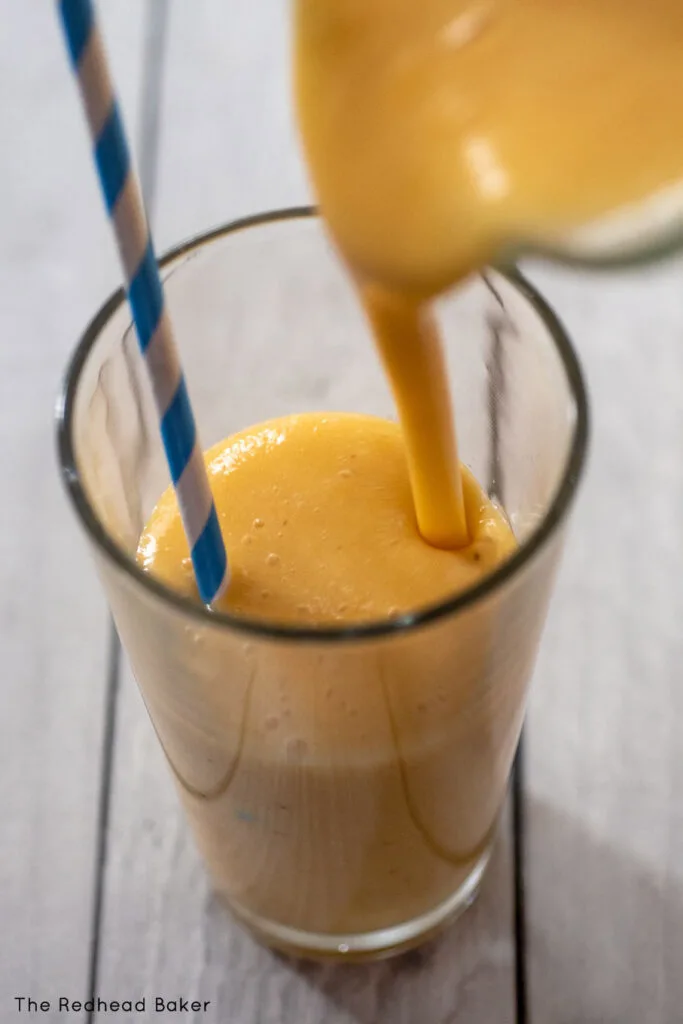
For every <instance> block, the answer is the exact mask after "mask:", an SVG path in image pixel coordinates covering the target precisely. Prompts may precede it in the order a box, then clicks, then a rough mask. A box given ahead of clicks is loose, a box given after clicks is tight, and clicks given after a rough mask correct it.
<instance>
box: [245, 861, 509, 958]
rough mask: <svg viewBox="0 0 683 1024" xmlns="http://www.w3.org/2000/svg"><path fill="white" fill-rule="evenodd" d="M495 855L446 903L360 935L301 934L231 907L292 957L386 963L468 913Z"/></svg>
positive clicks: (254, 930)
mask: <svg viewBox="0 0 683 1024" xmlns="http://www.w3.org/2000/svg"><path fill="white" fill-rule="evenodd" d="M490 856H491V850H490V849H487V850H486V851H485V852H484V853H483V854H482V856H481V857H480V858H479V860H478V861H477V862H476V864H475V865H474V867H473V868H472V870H471V871H470V873H469V875H468V876H467V878H466V879H465V880H464V882H463V883H462V885H461V886H460V887H459V888H458V889H457V890H456V892H455V893H453V895H452V896H450V897H449V898H448V899H447V900H445V901H444V902H443V903H440V904H439V906H438V907H435V909H434V910H430V911H429V912H428V913H426V914H422V915H421V916H420V917H416V918H413V920H411V921H408V922H406V923H405V924H399V925H394V926H393V927H391V928H383V929H380V930H379V931H373V932H365V933H363V934H360V935H354V934H351V935H327V934H317V933H315V932H304V931H299V930H298V929H297V928H288V927H286V926H284V925H279V924H276V923H275V922H273V921H269V920H268V919H267V918H263V917H259V916H258V915H257V914H252V913H251V912H250V911H248V910H246V909H245V908H244V907H241V906H240V905H239V904H236V903H234V902H232V901H230V902H229V904H228V906H229V909H230V910H231V911H232V913H233V914H234V915H235V917H236V918H237V919H238V920H239V921H240V922H241V923H242V924H243V925H245V926H246V927H247V928H248V929H249V931H251V932H252V933H253V935H254V936H255V937H256V938H257V939H258V940H259V941H260V942H263V943H264V944H265V945H266V946H269V947H270V948H271V949H275V950H277V951H278V952H280V953H285V954H286V955H288V956H295V957H304V958H306V959H309V960H323V961H327V962H329V961H334V960H336V961H347V962H352V963H357V962H359V961H364V960H384V959H387V958H388V957H392V956H397V955H398V954H399V953H405V952H406V951H407V950H409V949H414V948H415V947H416V946H420V945H422V943H423V942H427V941H428V940H429V939H433V938H434V937H435V936H437V935H438V934H439V933H440V932H441V931H442V930H443V929H444V928H445V927H446V926H447V925H449V924H451V923H452V922H453V921H455V919H456V918H458V917H460V915H461V914H462V913H463V912H464V911H465V910H467V908H468V907H470V906H471V905H472V903H473V902H474V900H475V899H476V896H477V892H478V890H479V886H480V883H481V880H482V877H483V875H484V872H485V870H486V866H487V864H488V862H489V858H490Z"/></svg>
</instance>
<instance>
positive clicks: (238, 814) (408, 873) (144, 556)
mask: <svg viewBox="0 0 683 1024" xmlns="http://www.w3.org/2000/svg"><path fill="white" fill-rule="evenodd" d="M205 458H206V464H207V467H208V471H209V476H210V480H211V485H212V490H213V493H214V497H215V501H216V506H217V510H218V515H219V519H220V524H221V529H222V532H223V535H224V537H225V540H226V544H227V547H228V550H229V552H230V558H231V569H232V580H231V584H230V587H229V589H228V592H227V593H226V595H225V596H224V597H223V598H222V599H221V602H220V603H219V605H218V606H217V608H218V609H219V610H222V611H228V612H231V613H233V614H236V615H240V616H242V617H247V618H251V619H256V620H257V621H264V620H265V621H267V622H270V623H285V624H289V625H299V626H311V625H313V626H316V627H319V626H323V627H324V626H326V625H334V626H339V625H353V624H359V623H363V622H368V621H372V620H374V621H382V620H386V619H387V618H388V617H389V618H391V617H396V618H399V617H400V616H402V615H404V614H406V613H410V612H411V611H414V610H416V609H418V608H421V607H424V606H425V605H430V604H433V603H435V602H439V601H442V600H444V599H446V598H448V597H452V596H453V595H455V594H457V593H458V592H459V591H461V590H463V589H464V588H466V587H470V586H472V585H473V584H475V583H477V582H478V581H479V580H481V579H482V578H483V577H484V576H486V574H488V573H490V572H491V571H492V570H493V569H494V568H495V567H496V566H498V565H500V564H501V563H502V562H503V561H504V560H505V559H506V558H508V557H509V556H510V555H511V554H512V553H513V551H514V550H515V547H516V545H515V541H514V537H513V535H512V532H511V530H510V527H509V525H508V523H507V521H506V519H505V517H504V515H503V514H502V512H501V511H500V509H499V508H498V507H497V506H496V505H495V504H494V503H492V502H491V501H489V499H488V498H486V497H485V495H484V494H483V493H482V491H481V489H480V488H479V486H478V484H477V483H476V481H475V480H474V478H473V477H472V475H471V474H470V473H469V472H468V471H467V470H466V469H463V485H464V487H463V490H464V501H465V506H466V509H467V519H468V523H469V528H470V531H471V540H470V541H469V542H468V544H467V545H466V546H465V547H463V548H461V549H459V550H457V551H445V550H441V549H438V548H435V547H433V546H431V545H429V544H427V543H426V542H425V541H424V540H423V538H422V537H421V536H420V533H419V531H418V528H417V522H416V518H415V512H414V507H413V502H412V496H411V490H410V480H409V474H408V464H407V457H406V451H405V444H404V441H403V437H402V433H401V430H400V429H399V427H398V425H397V424H395V423H392V422H388V421H386V420H383V419H379V418H376V417H372V416H364V415H354V414H341V413H340V414H333V413H322V414H305V415H299V416H290V417H286V418H284V419H277V420H271V421H269V422H266V423H264V424H261V425H259V426H256V427H253V428H251V429H249V430H245V431H243V432H242V433H239V434H237V435H234V436H233V437H231V438H229V439H227V440H226V441H224V442H222V443H220V444H218V445H216V446H215V447H213V448H212V449H210V450H209V451H208V452H207V453H206V456H205ZM138 560H139V561H140V563H141V564H142V565H143V567H144V568H145V569H146V570H147V571H149V572H151V573H153V574H154V575H155V576H157V577H158V578H160V579H161V580H163V581H164V582H165V583H166V584H167V585H168V586H170V587H172V588H173V589H174V590H176V591H178V592H180V593H182V594H185V595H187V596H191V597H195V598H197V590H196V584H195V581H194V576H193V573H192V566H191V562H190V558H189V552H188V548H187V542H186V539H185V536H184V533H183V530H182V525H181V522H180V516H179V513H178V506H177V502H176V498H175V495H174V493H173V491H172V490H171V489H169V490H168V491H167V492H166V493H165V494H164V495H163V496H162V497H161V499H160V501H159V502H158V504H157V506H156V508H155V510H154V512H153V513H152V515H151V517H150V519H149V521H148V523H147V526H146V528H145V530H144V532H143V534H142V537H141V539H140V544H139V548H138ZM197 599H198V598H197ZM542 599H543V598H542V597H541V600H542ZM124 614H125V613H124ZM494 629H497V630H500V623H498V622H497V620H496V606H495V604H494V605H487V606H486V610H484V611H482V610H476V609H475V610H473V611H472V613H471V614H470V615H469V617H468V618H467V619H466V621H465V622H464V623H463V627H462V628H461V629H453V627H452V626H451V625H449V624H446V626H445V627H442V628H439V629H437V630H436V631H432V632H431V633H430V631H427V632H426V633H425V634H424V636H423V637H422V639H419V640H418V641H417V642H415V641H414V640H412V641H411V640H408V641H407V642H402V641H401V640H400V639H393V640H392V641H391V642H390V643H388V644H380V645H376V644H356V643H354V644H350V645H348V646H347V647H342V648H341V649H340V648H339V647H338V646H336V647H333V648H326V647H325V646H324V645H321V646H316V645H315V643H311V642H309V643H308V644H304V645H297V644H294V645H291V644H290V645H287V644H283V645H279V646H277V645H270V646H269V645H264V644H263V643H262V642H258V643H255V644H251V643H249V642H245V644H244V650H243V652H242V654H241V656H240V659H236V657H235V653H234V649H233V648H231V647H228V648H226V649H225V650H224V649H222V648H221V647H220V646H219V645H218V644H217V641H216V639H212V638H211V637H210V636H209V637H206V638H205V637H204V635H203V634H202V632H201V631H197V632H195V631H194V630H192V629H190V630H189V631H188V632H187V634H185V635H183V634H179V635H178V636H175V635H172V634H169V633H164V634H163V635H162V634H160V636H159V638H158V644H154V643H152V644H150V639H149V635H148V634H147V635H146V636H145V638H144V640H143V638H142V637H141V638H140V644H139V649H136V643H135V640H132V641H131V640H130V639H129V641H128V644H129V648H131V649H132V652H133V656H134V657H135V658H136V664H137V666H138V669H137V670H138V671H139V672H140V673H141V676H142V678H143V679H145V681H146V684H147V688H146V691H145V699H146V701H147V703H148V707H149V709H150V712H151V714H152V718H153V721H154V722H155V725H156V727H157V731H158V733H159V737H160V739H161V742H162V744H163V745H164V749H165V752H166V755H167V757H168V760H169V762H170V764H171V766H172V768H173V771H174V773H175V776H176V780H177V782H178V784H179V789H180V794H181V798H182V800H183V802H184V804H185V807H186V811H187V813H188V816H189V818H190V820H191V822H192V823H193V826H194V831H195V835H196V837H197V840H198V843H199V846H200V848H201V850H202V852H203V854H204V856H205V859H206V861H207V863H208V865H209V867H210V870H211V873H212V876H213V879H214V883H215V884H216V886H217V889H218V890H219V891H220V892H222V893H223V894H225V895H226V896H227V897H228V899H229V901H230V903H231V905H232V906H233V908H234V909H235V910H236V911H237V913H238V914H242V915H243V916H244V917H245V918H246V920H247V921H248V922H249V923H250V924H252V925H254V926H255V927H257V929H258V922H259V920H266V921H274V922H276V924H277V925H278V926H280V927H284V928H292V929H295V930H296V931H297V932H303V933H308V934H310V935H316V934H322V935H332V936H339V937H341V938H343V937H344V936H345V935H347V936H356V935H359V934H363V933H366V932H373V931H377V932H382V931H385V930H387V929H391V928H393V927H398V926H401V925H402V924H404V923H405V922H409V921H411V920H413V919H415V918H420V917H421V916H422V915H427V914H429V913H430V912H432V911H433V910H434V909H435V908H438V907H441V906H442V905H443V904H444V903H445V902H447V901H448V900H449V898H450V897H452V896H453V894H454V893H457V892H458V890H459V887H460V886H461V885H463V884H464V883H465V881H466V880H467V879H468V877H469V876H470V874H471V872H472V871H473V870H476V869H477V868H478V867H479V868H480V867H481V865H482V858H485V856H486V854H487V852H488V848H489V845H490V842H491V837H492V832H493V830H494V828H495V823H496V820H497V815H498V811H499V805H500V802H501V800H502V797H503V792H504V787H505V779H506V776H507V772H508V770H509V763H510V759H511V757H512V753H513V750H514V745H515V742H516V737H517V731H518V728H519V720H520V715H521V707H522V698H523V692H524V686H525V681H526V674H527V671H528V665H529V662H530V658H531V657H532V654H533V650H534V647H535V641H536V636H535V631H534V630H525V631H524V635H523V636H520V638H519V644H518V645H517V646H518V651H517V653H516V656H515V664H514V665H512V666H510V664H509V662H508V658H507V655H506V654H504V653H503V652H504V651H505V649H506V647H505V643H502V644H501V653H500V654H499V653H498V650H497V646H496V640H497V639H500V637H499V636H497V634H496V633H495V632H494V634H493V635H492V630H494ZM128 630H129V634H130V633H135V631H136V626H135V625H134V624H130V625H129V627H128ZM158 647H162V648H163V653H162V654H161V655H160V654H159V651H158ZM150 650H151V651H152V653H150ZM159 657H162V658H163V660H164V661H165V663H166V664H167V670H166V672H165V673H160V671H159V667H158V659H159ZM150 658H151V659H153V661H154V664H153V665H152V664H151V662H150V666H151V667H149V668H148V667H147V666H146V662H147V661H149V660H150ZM238 665H241V668H240V667H237V666H238ZM189 680H192V681H193V685H192V687H189V686H188V681H189ZM192 690H194V693H192V692H191V691H192ZM270 938H271V940H272V936H270ZM387 945H389V946H390V945H391V942H390V941H389V940H387Z"/></svg>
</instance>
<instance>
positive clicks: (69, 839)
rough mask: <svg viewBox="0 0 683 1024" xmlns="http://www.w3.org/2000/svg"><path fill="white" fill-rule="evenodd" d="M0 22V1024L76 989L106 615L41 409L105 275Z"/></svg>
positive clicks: (76, 166)
mask: <svg viewBox="0 0 683 1024" xmlns="http://www.w3.org/2000/svg"><path fill="white" fill-rule="evenodd" d="M103 13H104V14H105V23H106V29H107V38H108V41H109V43H110V44H111V50H112V55H113V59H114V64H115V67H116V70H117V78H118V79H119V80H120V81H121V83H122V85H123V101H124V109H125V110H126V112H127V113H129V114H130V113H132V111H133V109H134V104H135V100H136V98H137V91H138V84H139V76H138V69H139V64H140V38H141V36H140V18H139V11H138V8H137V4H136V2H135V0H126V2H123V3H118V2H117V3H116V4H111V5H109V6H108V9H107V10H106V11H105V12H103ZM0 23H1V24H2V30H1V31H0V95H1V96H2V98H3V99H2V103H1V104H0V135H1V136H2V139H3V154H2V159H1V160H0V197H1V198H0V203H1V204H2V231H0V292H1V296H2V297H1V301H0V335H1V336H2V343H1V344H0V450H1V452H2V454H1V455H0V461H1V464H2V475H3V483H4V487H3V497H2V502H1V503H0V595H1V597H0V647H1V652H2V671H1V673H0V675H1V678H2V715H0V778H1V779H2V792H3V806H2V818H3V826H2V828H1V829H0V920H1V921H2V923H3V927H2V934H1V936H0V1020H3V1021H5V1020H13V1019H14V1016H15V1009H16V1006H15V1004H14V1003H13V997H14V996H15V995H19V994H26V995H28V994H31V995H33V996H34V998H35V997H37V998H41V999H52V998H54V997H56V996H58V995H59V994H63V995H65V996H68V997H71V998H75V999H77V998H82V997H83V995H84V989H85V985H86V975H87V967H88V956H89V937H90V917H91V898H92V889H93V874H94V862H93V854H94V842H93V839H94V829H95V820H96V813H97V796H98V775H97V767H98V763H99V756H100V739H101V728H102V695H103V688H104V680H105V672H106V654H107V640H108V619H107V613H106V609H105V606H104V601H103V599H102V598H101V596H100V589H99V587H98V585H97V583H96V580H95V578H94V573H93V571H92V568H91V565H90V562H89V559H88V555H87V551H86V547H85V542H84V539H83V537H82V536H81V535H80V534H79V531H78V530H77V528H76V525H75V523H74V520H73V516H72V513H71V511H70V509H68V508H67V504H66V500H65V498H64V497H63V494H62V492H61V487H60V484H59V481H58V475H57V471H56V469H55V461H56V460H55V448H54V427H53V410H54V403H55V398H56V395H57V391H58V387H59V384H60V379H61V376H62V373H63V370H64V367H65V365H66V361H67V357H68V355H69V353H70V350H71V349H72V348H73V346H74V344H75V341H76V339H77V337H78V335H79V333H80V332H81V330H82V329H83V327H84V325H85V323H86V322H87V320H88V319H89V317H90V316H91V315H92V314H93V312H94V311H95V308H96V306H97V304H98V303H99V302H100V301H101V300H102V299H103V298H104V297H105V295H106V293H107V291H108V290H109V289H110V288H111V287H112V286H113V285H114V284H115V283H116V281H117V280H118V273H117V261H116V257H115V251H114V249H113V245H112V241H111V239H110V235H109V232H108V229H107V224H106V219H105V217H104V214H103V212H102V206H101V201H100V197H99V194H98V190H97V184H96V180H95V177H94V173H93V170H92V168H91V160H90V154H89V147H88V144H87V142H86V138H85V130H84V128H83V124H82V115H81V112H80V109H79V102H78V96H77V92H76V88H75V86H74V83H73V82H72V80H71V74H70V70H69V67H68V62H67V59H66V56H65V52H64V46H63V42H62V38H61V34H60V29H59V25H58V23H57V19H56V13H55V10H54V5H53V4H51V3H28V4H25V3H15V2H13V0H0ZM77 1016H78V1015H74V1016H73V1017H72V1018H71V1019H73V1020H76V1019H77ZM43 1019H54V1018H50V1017H49V1015H48V1016H47V1017H46V1016H43ZM60 1019H62V1018H60Z"/></svg>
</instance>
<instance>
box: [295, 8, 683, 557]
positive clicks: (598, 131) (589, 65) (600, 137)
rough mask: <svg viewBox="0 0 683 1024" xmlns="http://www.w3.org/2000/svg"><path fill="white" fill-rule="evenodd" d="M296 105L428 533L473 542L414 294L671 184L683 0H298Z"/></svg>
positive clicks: (678, 154)
mask: <svg viewBox="0 0 683 1024" xmlns="http://www.w3.org/2000/svg"><path fill="white" fill-rule="evenodd" d="M295 51H296V52H295V57H296V61H295V66H296V100H297V110H298V119H299V124H300V128H301V134H302V138H303V143H304V149H305V153H306V158H307V162H308V166H309V170H310V173H311V176H312V180H313V184H314V187H315V191H316V193H317V196H318V199H319V201H320V205H321V209H322V213H323V216H324V218H325V220H326V221H327V224H328V226H329V228H330V229H331V231H332V234H333V235H334V237H335V239H336V241H337V243H338V245H339V247H340V249H341V251H342V253H343V255H344V256H345V258H346V260H347V261H348V263H349V264H350V266H351V268H352V270H353V274H354V276H355V278H356V279H357V281H358V283H359V290H360V292H361V294H362V295H363V299H364V303H365V306H366V309H367V311H368V314H369V318H370V321H371V323H372V326H373V329H374V332H375V337H376V341H377V344H378V347H379V350H380V353H381V355H382V359H383V362H384V365H385V367H386V370H387V373H388V376H389V379H390V381H391V385H392V388H393V392H394V395H395V398H396V404H397V407H398V409H399V413H400V417H401V424H402V427H403V431H404V434H405V437H406V446H407V450H408V455H409V461H410V471H411V482H412V488H413V496H414V502H415V508H416V513H417V517H418V522H419V526H420V530H421V532H422V535H423V536H424V537H425V539H426V540H427V541H429V543H431V544H435V545H438V546H444V547H459V546H461V545H462V544H464V543H466V542H467V537H468V524H467V521H466V514H465V509H464V505H463V500H462V485H461V482H460V479H459V464H458V461H457V457H456V451H457V446H456V440H455V433H454V426H453V415H452V412H451V409H450V405H449V400H448V392H447V385H446V381H445V377H444V374H443V370H442V358H441V355H440V352H439V342H438V336H437V333H436V329H435V326H434V324H433V322H432V320H431V314H430V312H429V309H428V308H427V306H426V300H427V299H429V298H430V297H432V296H434V295H435V294H437V293H438V292H441V291H443V290H444V289H445V288H448V287H451V286H452V285H454V284H456V283H457V282H458V281H459V280H461V279H462V278H463V277H465V276H466V275H467V274H469V273H470V272H471V271H473V270H475V269H476V268H478V267H480V266H482V265H484V264H485V263H486V262H487V261H490V260H492V259H494V258H495V257H496V256H497V255H499V254H500V253H501V252H504V251H505V250H507V249H509V248H511V247H512V248H514V247H515V246H516V245H518V244H520V243H525V242H526V243H546V244H553V243H555V244H557V243H558V242H560V241H561V240H562V238H563V237H564V236H566V235H567V233H568V232H570V231H572V230H574V229H576V228H578V227H580V226H582V225H586V224H587V223H590V222H592V221H595V220H596V219H600V218H601V217H603V215H606V214H608V213H613V212H614V211H618V210H621V209H623V208H625V207H629V206H631V205H632V204H637V203H639V202H642V201H644V200H646V199H648V198H651V197H652V196H653V195H654V194H655V193H658V192H660V191H661V190H670V189H672V188H674V187H676V186H683V133H682V132H681V131H680V130H679V127H680V125H681V124H683V59H681V55H682V54H683V4H682V3H681V0H295Z"/></svg>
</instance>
